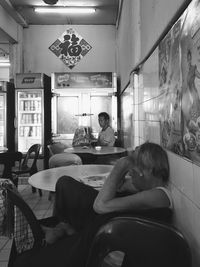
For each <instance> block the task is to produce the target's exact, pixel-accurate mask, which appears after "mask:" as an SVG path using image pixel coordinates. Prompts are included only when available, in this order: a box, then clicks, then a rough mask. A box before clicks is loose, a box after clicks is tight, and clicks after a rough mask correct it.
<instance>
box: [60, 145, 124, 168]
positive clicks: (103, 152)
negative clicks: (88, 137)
mask: <svg viewBox="0 0 200 267" xmlns="http://www.w3.org/2000/svg"><path fill="white" fill-rule="evenodd" d="M64 152H66V153H74V154H77V155H78V156H79V157H80V158H81V159H82V162H83V164H91V163H92V164H112V165H113V163H112V161H113V160H116V159H118V158H120V157H123V156H125V153H126V150H125V149H124V148H122V147H110V146H102V147H100V150H97V149H96V148H95V147H87V146H82V147H81V146H78V147H70V148H66V149H65V150H64Z"/></svg>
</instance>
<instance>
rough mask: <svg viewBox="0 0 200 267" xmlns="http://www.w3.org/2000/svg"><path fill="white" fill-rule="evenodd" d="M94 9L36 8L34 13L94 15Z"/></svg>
mask: <svg viewBox="0 0 200 267" xmlns="http://www.w3.org/2000/svg"><path fill="white" fill-rule="evenodd" d="M95 11H96V10H95V8H88V7H86V8H85V7H36V8H35V12H38V13H56V14H66V13H68V14H86V13H87V14H88V13H94V12H95Z"/></svg>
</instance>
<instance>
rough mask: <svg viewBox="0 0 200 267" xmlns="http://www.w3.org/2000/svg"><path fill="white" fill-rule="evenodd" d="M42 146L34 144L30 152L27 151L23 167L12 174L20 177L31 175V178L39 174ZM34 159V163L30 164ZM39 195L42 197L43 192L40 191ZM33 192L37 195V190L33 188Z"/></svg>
mask: <svg viewBox="0 0 200 267" xmlns="http://www.w3.org/2000/svg"><path fill="white" fill-rule="evenodd" d="M40 148H41V145H40V144H34V145H32V146H31V147H30V148H29V150H28V151H27V153H26V155H25V158H24V159H23V161H22V164H21V167H20V169H19V170H13V171H12V173H13V174H15V175H17V176H19V175H21V174H26V173H27V174H29V175H30V176H31V175H33V174H34V173H36V172H38V169H37V160H38V157H39V153H40ZM31 159H32V163H30V160H31ZM38 191H39V195H40V196H42V190H41V189H38ZM32 192H33V193H35V192H36V189H35V188H34V187H32Z"/></svg>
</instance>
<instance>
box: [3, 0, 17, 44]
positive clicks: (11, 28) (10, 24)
mask: <svg viewBox="0 0 200 267" xmlns="http://www.w3.org/2000/svg"><path fill="white" fill-rule="evenodd" d="M0 30H2V32H3V33H4V34H5V37H6V38H8V39H9V40H10V41H12V42H13V43H14V42H17V40H18V36H17V34H18V24H17V23H16V22H15V21H14V19H13V18H11V16H10V15H8V13H7V12H6V11H5V10H4V9H3V8H2V7H1V5H0ZM4 34H3V35H4ZM0 40H1V36H0Z"/></svg>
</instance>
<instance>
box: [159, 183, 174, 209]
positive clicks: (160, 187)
mask: <svg viewBox="0 0 200 267" xmlns="http://www.w3.org/2000/svg"><path fill="white" fill-rule="evenodd" d="M155 189H160V190H162V191H163V192H165V194H166V196H167V197H168V199H169V208H170V209H173V200H172V196H171V193H170V191H169V189H167V188H166V187H163V186H158V187H156V188H155Z"/></svg>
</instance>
